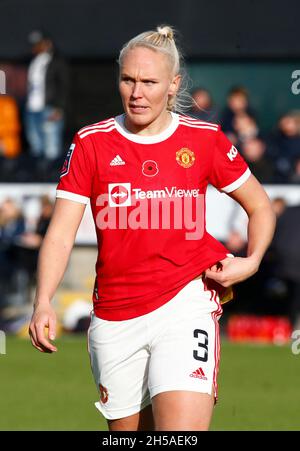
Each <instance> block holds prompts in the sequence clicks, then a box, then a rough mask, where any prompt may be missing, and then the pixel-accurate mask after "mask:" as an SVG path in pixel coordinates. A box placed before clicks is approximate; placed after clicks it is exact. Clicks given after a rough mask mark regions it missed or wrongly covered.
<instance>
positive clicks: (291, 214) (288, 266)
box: [272, 205, 300, 329]
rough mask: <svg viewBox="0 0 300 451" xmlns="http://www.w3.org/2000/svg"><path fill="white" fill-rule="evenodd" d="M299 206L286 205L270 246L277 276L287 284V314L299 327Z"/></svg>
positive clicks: (295, 325)
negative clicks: (273, 253) (274, 259)
mask: <svg viewBox="0 0 300 451" xmlns="http://www.w3.org/2000/svg"><path fill="white" fill-rule="evenodd" d="M299 225H300V206H299V205H298V206H293V207H286V208H285V210H284V211H283V213H282V214H281V216H280V217H279V219H278V221H277V228H276V232H275V235H274V239H273V243H272V247H273V249H274V252H275V255H276V261H277V268H276V269H277V271H276V272H277V276H278V277H280V278H281V279H283V280H284V281H285V282H286V283H287V284H288V289H289V306H288V309H289V316H290V319H291V321H292V324H293V327H294V328H295V329H299V328H300V270H299V268H300V234H299Z"/></svg>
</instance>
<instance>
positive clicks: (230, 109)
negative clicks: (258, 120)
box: [221, 86, 255, 139]
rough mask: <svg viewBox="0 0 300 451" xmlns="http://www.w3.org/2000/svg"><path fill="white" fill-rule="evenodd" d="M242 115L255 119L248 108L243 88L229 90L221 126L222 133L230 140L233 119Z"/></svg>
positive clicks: (247, 96)
mask: <svg viewBox="0 0 300 451" xmlns="http://www.w3.org/2000/svg"><path fill="white" fill-rule="evenodd" d="M242 113H246V114H248V115H249V116H251V117H253V118H254V117H255V114H254V111H253V110H252V108H251V107H250V106H249V95H248V91H247V89H246V88H244V87H243V86H235V87H233V88H231V90H230V91H229V93H228V95H227V105H226V107H225V109H224V110H223V113H222V117H221V124H222V128H223V130H224V132H225V133H226V134H227V135H228V137H229V138H230V139H231V134H232V133H234V125H233V121H234V118H235V117H236V116H237V115H239V114H242Z"/></svg>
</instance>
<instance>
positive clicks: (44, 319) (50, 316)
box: [29, 304, 57, 353]
mask: <svg viewBox="0 0 300 451" xmlns="http://www.w3.org/2000/svg"><path fill="white" fill-rule="evenodd" d="M45 328H48V339H47V338H46V334H45ZM55 334H56V313H55V311H54V310H53V308H52V306H51V305H50V304H47V305H45V304H38V305H37V306H36V307H35V309H34V312H33V315H32V318H31V322H30V325H29V335H30V339H31V343H32V345H33V346H34V347H35V348H36V349H38V350H39V351H41V352H48V353H52V352H56V351H57V348H56V347H55V346H54V345H53V344H52V343H50V341H49V340H54V339H55Z"/></svg>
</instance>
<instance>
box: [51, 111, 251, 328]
mask: <svg viewBox="0 0 300 451" xmlns="http://www.w3.org/2000/svg"><path fill="white" fill-rule="evenodd" d="M184 121H185V123H179V125H178V127H177V129H176V130H175V131H174V132H173V134H171V136H169V137H168V138H167V139H165V140H163V141H161V142H159V143H153V144H141V143H136V142H133V141H131V140H129V139H127V138H126V137H124V136H123V135H122V134H121V133H120V132H119V131H118V130H117V129H116V128H115V127H114V120H113V118H112V119H110V120H107V121H103V122H101V123H100V124H97V125H96V126H95V128H90V129H89V128H87V129H85V130H86V131H87V132H82V131H81V132H79V134H77V135H76V137H75V140H74V144H75V148H74V150H73V153H72V156H71V158H69V160H68V161H67V166H66V165H64V173H65V175H64V176H63V177H62V178H61V180H60V183H59V185H58V190H63V191H68V192H69V193H74V194H80V195H82V196H86V197H89V198H90V202H91V208H92V212H93V216H94V219H95V222H96V224H97V226H96V231H97V238H98V246H99V254H98V260H97V264H96V273H97V278H96V283H95V291H94V297H93V301H94V311H95V314H96V315H97V316H98V317H100V318H103V319H107V320H125V319H130V318H134V317H137V316H140V315H143V314H146V313H148V312H151V311H152V310H155V309H156V308H158V307H160V306H161V305H163V304H164V303H166V302H168V301H169V300H170V299H172V298H173V297H174V296H175V295H176V293H177V292H178V291H180V290H181V289H182V288H183V287H184V286H185V285H186V284H187V283H188V282H190V281H191V280H192V279H193V278H195V277H196V276H197V275H199V274H201V273H202V272H203V271H204V270H205V269H207V268H208V267H210V266H211V265H213V264H214V263H216V262H217V261H219V260H222V259H224V258H225V257H226V254H227V253H228V251H227V249H226V248H225V247H224V246H223V245H222V244H221V243H219V242H218V241H217V240H216V239H215V238H213V237H212V236H210V235H209V234H208V233H207V232H206V231H205V202H204V199H205V192H206V188H207V185H208V183H209V181H210V182H211V183H212V184H214V185H215V186H216V187H217V188H218V189H220V188H222V187H224V186H227V185H229V184H231V183H232V182H234V181H235V180H237V179H239V177H241V175H242V174H243V173H244V172H245V170H246V169H247V165H246V163H245V162H244V160H243V159H242V157H241V156H239V155H237V156H235V158H234V159H233V160H232V161H231V160H230V159H229V158H228V156H227V153H228V152H229V150H230V148H231V143H230V141H228V139H227V138H226V137H225V135H224V134H223V133H222V132H221V131H220V129H219V127H218V126H214V127H211V128H209V129H206V128H204V127H202V126H201V122H199V121H197V122H189V120H188V119H184ZM191 123H192V124H195V125H193V126H190V124H191ZM95 130H97V131H95ZM92 131H93V133H92ZM182 149H188V151H184V152H180V153H179V154H178V153H177V152H179V151H181V150H182ZM187 154H188V155H187ZM178 155H179V156H180V161H179V159H178ZM116 156H119V157H120V158H119V157H118V158H117V159H116ZM176 156H177V159H176ZM113 160H114V162H113ZM118 161H119V162H120V161H121V164H116V162H118ZM122 161H123V162H125V164H123V163H122ZM111 163H112V164H111ZM68 165H69V166H68ZM66 167H67V170H66ZM151 174H153V175H151ZM111 184H116V185H118V184H121V187H119V186H113V187H111ZM124 184H127V185H124ZM128 187H129V189H128ZM178 190H179V191H178ZM180 190H181V191H180ZM109 192H110V193H111V194H110V196H108V197H107V198H106V200H105V199H104V197H103V195H106V196H107V194H108V193H109ZM159 193H160V194H159ZM170 193H171V194H172V195H171V197H168V194H170ZM99 195H100V197H99ZM159 195H160V196H161V197H158V198H153V196H154V197H155V196H159ZM101 196H102V197H101ZM164 196H165V197H164ZM108 199H109V202H110V203H111V204H110V205H109V202H108ZM170 199H171V202H170ZM172 201H174V204H172ZM128 202H129V203H130V202H131V205H128V206H126V205H127V203H128ZM160 203H161V204H162V205H163V206H164V208H163V209H162V210H160V208H161V205H160V206H159V204H160ZM186 203H189V206H188V207H187V206H186ZM138 206H140V208H141V210H140V215H138V211H137V207H138ZM181 206H182V209H181ZM154 207H155V208H158V211H160V212H161V213H160V215H158V224H157V228H153V222H152V219H151V218H150V217H151V213H152V212H153V209H154ZM168 208H170V209H171V210H170V211H171V214H170V215H167V216H168V218H169V217H170V227H169V228H163V227H164V226H163V224H164V223H163V220H164V217H163V216H162V212H167V211H168ZM189 208H190V209H191V210H190V213H186V211H189V210H188V209H189ZM174 211H175V213H174ZM105 212H106V215H105V214H104V213H105ZM172 212H173V213H174V215H173V213H172ZM145 214H148V217H147V221H146V223H147V224H146V226H145V221H144V219H145V216H143V215H145ZM185 214H186V215H188V217H189V218H190V217H191V216H193V218H194V219H196V218H197V224H198V225H197V229H198V228H199V230H200V229H201V227H200V226H199V224H200V223H202V222H203V231H202V233H201V237H200V236H198V237H197V239H187V232H188V233H190V232H191V226H190V224H186V223H185ZM197 214H198V216H197ZM107 215H111V217H112V218H115V219H116V220H115V223H116V225H117V226H116V227H115V228H107V229H105V230H103V229H101V228H99V224H100V223H103V220H104V221H106V220H107V217H108V216H107ZM175 217H176V218H175ZM124 218H125V221H126V222H127V224H126V226H124ZM141 218H142V219H143V221H144V222H143V223H142V224H143V225H142V227H144V228H136V229H133V228H132V227H131V228H130V227H128V223H129V222H130V221H131V220H132V221H133V220H134V219H135V221H133V223H134V224H135V227H137V226H138V224H137V221H139V220H141ZM149 218H150V219H149ZM174 218H175V219H174ZM176 221H181V228H176V224H177V222H176ZM130 224H131V223H130ZM149 226H150V227H149ZM151 226H152V228H151ZM122 227H123V228H122ZM192 231H195V228H194V229H192Z"/></svg>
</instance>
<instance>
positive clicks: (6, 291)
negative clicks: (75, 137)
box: [0, 199, 25, 306]
mask: <svg viewBox="0 0 300 451" xmlns="http://www.w3.org/2000/svg"><path fill="white" fill-rule="evenodd" d="M24 230H25V222H24V218H23V215H22V213H21V211H20V209H19V208H18V206H17V204H16V203H15V202H14V201H13V200H12V199H6V200H4V202H2V204H1V205H0V305H2V306H3V305H6V304H9V303H10V299H12V297H11V298H10V295H11V293H12V292H13V291H16V290H17V288H18V287H17V285H18V281H19V279H18V277H17V276H18V271H17V261H16V258H15V253H14V245H15V243H16V241H17V240H18V238H19V237H20V236H21V235H22V233H24Z"/></svg>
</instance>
